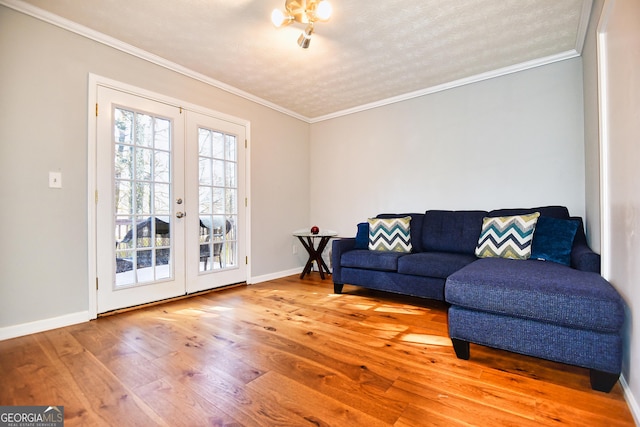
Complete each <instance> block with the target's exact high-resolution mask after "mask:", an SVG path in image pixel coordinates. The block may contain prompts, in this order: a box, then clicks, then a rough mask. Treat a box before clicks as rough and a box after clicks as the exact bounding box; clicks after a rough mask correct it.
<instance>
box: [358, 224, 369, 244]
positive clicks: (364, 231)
mask: <svg viewBox="0 0 640 427" xmlns="http://www.w3.org/2000/svg"><path fill="white" fill-rule="evenodd" d="M355 249H369V223H368V222H361V223H360V224H358V233H357V234H356V246H355Z"/></svg>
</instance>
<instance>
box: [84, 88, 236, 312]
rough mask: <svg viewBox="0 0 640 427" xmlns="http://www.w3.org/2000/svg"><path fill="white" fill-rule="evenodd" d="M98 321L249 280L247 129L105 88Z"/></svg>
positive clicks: (101, 91)
mask: <svg viewBox="0 0 640 427" xmlns="http://www.w3.org/2000/svg"><path fill="white" fill-rule="evenodd" d="M97 104H98V111H99V113H98V117H97V125H96V132H97V138H96V144H97V148H96V152H97V153H96V159H97V165H96V173H97V184H96V188H97V193H96V198H97V202H96V203H97V204H96V206H97V208H96V274H97V296H96V305H97V313H104V312H108V311H112V310H116V309H120V308H124V307H130V306H135V305H139V304H144V303H148V302H153V301H159V300H163V299H167V298H172V297H176V296H180V295H184V294H186V293H191V292H196V291H200V290H204V289H210V288H215V287H219V286H225V285H228V284H231V283H238V282H242V281H245V280H246V265H245V256H246V255H245V245H244V244H243V243H244V238H245V232H246V231H245V226H244V224H245V209H244V206H245V205H244V200H245V195H244V185H245V182H244V172H245V171H244V148H245V144H244V142H245V128H244V126H243V125H239V124H235V123H233V122H229V121H225V120H221V119H216V118H214V117H212V116H209V115H206V114H203V113H197V112H194V111H188V110H186V109H184V108H182V107H177V106H175V105H172V104H171V103H165V102H159V101H155V100H152V99H150V98H148V97H144V96H138V95H134V94H132V93H128V92H124V91H120V90H116V89H112V88H108V87H104V86H98V87H97Z"/></svg>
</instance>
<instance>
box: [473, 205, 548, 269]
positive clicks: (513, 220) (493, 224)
mask: <svg viewBox="0 0 640 427" xmlns="http://www.w3.org/2000/svg"><path fill="white" fill-rule="evenodd" d="M539 216H540V212H535V213H532V214H529V215H515V216H501V217H494V218H489V217H487V218H484V219H483V221H482V232H481V233H480V238H479V239H478V246H476V256H477V257H478V258H491V257H500V258H511V259H528V258H529V257H530V256H531V242H532V241H533V232H534V231H535V229H536V223H537V222H538V217H539Z"/></svg>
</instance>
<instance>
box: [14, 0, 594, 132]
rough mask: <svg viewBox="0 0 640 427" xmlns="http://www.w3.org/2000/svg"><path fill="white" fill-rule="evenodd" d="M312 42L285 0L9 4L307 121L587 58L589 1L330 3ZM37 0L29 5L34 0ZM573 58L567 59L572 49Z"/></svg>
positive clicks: (334, 0) (388, 0) (65, 0)
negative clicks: (303, 40)
mask: <svg viewBox="0 0 640 427" xmlns="http://www.w3.org/2000/svg"><path fill="white" fill-rule="evenodd" d="M331 1H332V5H333V9H334V15H333V17H332V18H331V20H330V21H329V22H326V23H318V24H316V32H315V34H314V35H313V37H312V39H311V46H310V47H309V49H306V50H305V49H302V48H300V47H299V46H298V45H297V43H296V40H297V38H298V35H299V34H300V33H301V31H302V30H303V27H302V26H301V25H299V24H294V25H291V26H289V27H285V28H281V29H276V28H274V27H273V25H272V24H271V22H270V18H269V17H270V13H271V10H272V9H274V8H276V7H277V8H283V6H284V0H180V1H176V0H55V1H52V0H26V1H25V2H21V1H20V0H6V1H5V3H6V2H10V3H13V4H14V5H15V4H16V3H17V4H28V5H33V6H36V7H37V8H40V9H43V10H45V11H47V12H50V13H52V14H55V15H57V16H60V17H63V18H65V19H67V20H70V21H73V22H74V23H77V24H80V25H82V26H84V27H87V28H89V29H92V30H95V31H97V32H99V33H103V34H105V35H108V36H110V37H113V38H115V39H117V40H120V41H122V42H124V43H126V44H129V45H132V46H134V47H136V48H139V49H142V50H144V51H146V52H149V53H152V54H154V55H157V56H159V57H161V58H164V59H165V60H168V61H170V62H173V63H175V64H178V65H180V66H182V67H186V68H187V69H190V70H193V71H195V72H197V73H199V74H202V75H204V76H207V77H208V78H210V79H213V80H215V81H219V82H222V83H223V84H224V85H228V86H230V87H232V88H237V89H239V90H240V91H243V92H245V93H248V94H250V95H251V96H253V97H257V98H260V99H261V100H265V101H266V102H267V103H268V104H274V105H276V106H278V107H279V108H282V109H283V110H285V111H290V112H292V113H293V114H294V115H298V116H300V117H302V118H305V119H308V120H312V121H313V120H317V119H319V118H322V117H328V116H330V115H332V114H336V113H338V112H342V111H345V110H350V109H355V108H357V107H359V106H363V105H368V104H375V103H378V102H382V101H383V100H388V99H390V98H397V97H402V96H406V95H407V94H411V93H414V92H419V91H424V90H426V89H429V88H434V87H439V86H442V85H446V84H448V83H450V82H454V81H459V80H461V79H469V78H472V77H473V76H478V75H484V74H487V73H489V74H490V73H491V72H493V71H495V70H500V69H504V68H517V66H518V64H524V63H536V64H537V63H544V60H543V61H541V59H545V60H547V59H548V60H552V59H553V58H558V57H560V58H562V57H570V56H571V55H573V56H575V55H577V54H579V50H580V49H581V46H582V41H583V38H584V25H585V24H584V23H585V17H588V14H589V12H590V10H591V3H592V2H591V0H416V1H407V0H373V1H364V0H331ZM29 7H31V6H29ZM563 55H564V56H563Z"/></svg>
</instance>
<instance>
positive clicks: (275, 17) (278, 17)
mask: <svg viewBox="0 0 640 427" xmlns="http://www.w3.org/2000/svg"><path fill="white" fill-rule="evenodd" d="M285 19H286V18H285V16H284V13H282V11H281V10H280V9H273V12H271V22H273V25H275V26H276V27H278V28H280V27H281V26H282V24H284V21H285Z"/></svg>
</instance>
